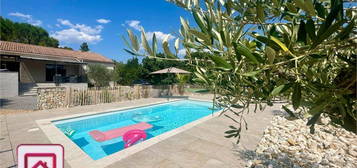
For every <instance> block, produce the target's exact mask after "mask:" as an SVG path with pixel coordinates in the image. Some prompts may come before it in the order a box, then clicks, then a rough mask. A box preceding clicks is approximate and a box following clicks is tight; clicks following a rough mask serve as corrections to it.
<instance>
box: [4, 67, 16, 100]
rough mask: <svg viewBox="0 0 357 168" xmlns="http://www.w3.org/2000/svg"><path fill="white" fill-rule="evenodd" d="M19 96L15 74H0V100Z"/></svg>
mask: <svg viewBox="0 0 357 168" xmlns="http://www.w3.org/2000/svg"><path fill="white" fill-rule="evenodd" d="M18 95H19V78H18V73H17V72H0V98H5V97H15V96H18Z"/></svg>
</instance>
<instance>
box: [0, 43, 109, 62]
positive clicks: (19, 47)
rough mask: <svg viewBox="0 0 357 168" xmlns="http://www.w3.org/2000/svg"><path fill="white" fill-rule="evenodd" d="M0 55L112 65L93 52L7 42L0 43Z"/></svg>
mask: <svg viewBox="0 0 357 168" xmlns="http://www.w3.org/2000/svg"><path fill="white" fill-rule="evenodd" d="M0 53H3V54H11V55H19V56H21V55H26V56H27V57H34V58H39V57H40V58H51V59H56V58H57V59H60V60H62V59H73V60H79V61H83V62H103V63H113V61H112V60H111V59H109V58H107V57H105V56H103V55H100V54H97V53H93V52H81V51H71V50H66V49H60V48H53V47H43V46H37V45H30V44H22V43H15V42H8V41H0Z"/></svg>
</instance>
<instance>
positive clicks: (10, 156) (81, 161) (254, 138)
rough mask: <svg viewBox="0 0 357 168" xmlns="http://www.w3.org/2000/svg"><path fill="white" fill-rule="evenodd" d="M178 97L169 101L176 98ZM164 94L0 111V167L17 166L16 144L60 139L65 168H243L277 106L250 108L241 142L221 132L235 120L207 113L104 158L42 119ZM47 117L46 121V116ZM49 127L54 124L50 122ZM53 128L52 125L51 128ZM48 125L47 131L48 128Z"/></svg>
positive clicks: (150, 101) (132, 103)
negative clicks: (83, 148)
mask: <svg viewBox="0 0 357 168" xmlns="http://www.w3.org/2000/svg"><path fill="white" fill-rule="evenodd" d="M190 98H191V99H199V100H209V99H210V98H209V97H200V96H196V97H190ZM174 100H177V99H170V101H174ZM166 101H167V99H165V98H149V99H140V100H132V101H127V102H119V103H110V104H100V105H90V106H79V107H74V108H62V109H51V110H42V111H34V112H24V113H21V112H18V113H15V114H1V113H0V126H1V127H0V131H1V133H0V167H16V147H17V145H19V144H28V143H34V144H46V143H56V142H57V141H58V140H63V141H60V142H61V144H63V146H64V147H65V167H121V168H146V167H147V168H149V167H157V168H159V167H162V168H166V167H168V168H170V167H173V168H175V167H185V168H186V167H187V168H195V167H197V168H198V167H219V168H224V167H243V166H244V165H245V161H244V157H243V156H242V155H241V153H242V151H251V150H254V149H255V147H256V145H257V143H258V142H259V140H260V138H261V136H262V134H263V131H264V129H265V128H266V127H267V126H268V125H269V124H270V120H271V118H272V116H273V115H274V114H273V113H275V112H276V111H279V110H280V105H279V104H277V105H275V106H273V107H268V108H267V109H266V110H265V111H264V112H257V113H253V112H251V113H250V114H249V115H247V117H246V120H247V122H248V123H249V129H248V130H247V131H245V130H244V131H243V132H242V139H241V142H240V144H239V145H236V144H235V139H227V138H225V137H224V132H225V131H226V130H227V129H228V126H229V125H234V123H233V121H231V120H230V119H228V118H227V117H224V116H221V117H216V116H207V117H204V118H201V119H199V120H196V121H194V122H192V123H189V124H187V125H185V126H183V127H182V128H178V129H177V130H173V131H170V132H168V133H170V134H167V135H166V134H165V136H163V137H159V136H158V138H156V137H154V138H156V139H154V138H152V139H149V140H148V141H145V142H143V143H141V144H137V145H136V146H133V147H131V148H128V149H127V150H124V151H122V153H120V154H119V152H118V153H115V154H113V155H110V156H108V157H105V158H103V159H100V160H97V161H99V162H97V161H93V160H91V158H90V157H89V156H88V155H86V154H85V153H84V152H83V151H81V149H80V148H79V147H77V146H76V145H75V144H74V143H72V144H68V143H70V142H71V141H70V140H69V139H67V140H65V139H63V138H66V137H65V135H63V134H59V133H61V132H59V130H57V131H54V132H51V128H49V127H50V126H51V124H46V122H48V121H50V120H52V119H55V118H64V117H66V116H75V115H77V116H81V115H84V114H93V113H100V112H103V111H111V110H113V109H125V108H130V107H136V106H145V105H149V104H157V103H162V102H166ZM49 119H50V120H49ZM52 126H53V125H52ZM53 127H54V126H53ZM48 129H50V131H49V130H48Z"/></svg>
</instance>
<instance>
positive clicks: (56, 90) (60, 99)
mask: <svg viewBox="0 0 357 168" xmlns="http://www.w3.org/2000/svg"><path fill="white" fill-rule="evenodd" d="M66 90H67V89H66V88H65V87H51V88H40V89H38V91H37V93H38V94H37V95H38V96H37V108H38V109H40V110H43V109H53V108H61V107H66Z"/></svg>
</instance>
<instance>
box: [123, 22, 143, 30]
mask: <svg viewBox="0 0 357 168" xmlns="http://www.w3.org/2000/svg"><path fill="white" fill-rule="evenodd" d="M125 24H126V25H128V26H129V27H131V28H134V29H135V30H138V31H140V30H141V27H142V26H141V25H140V21H138V20H127V21H125Z"/></svg>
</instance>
